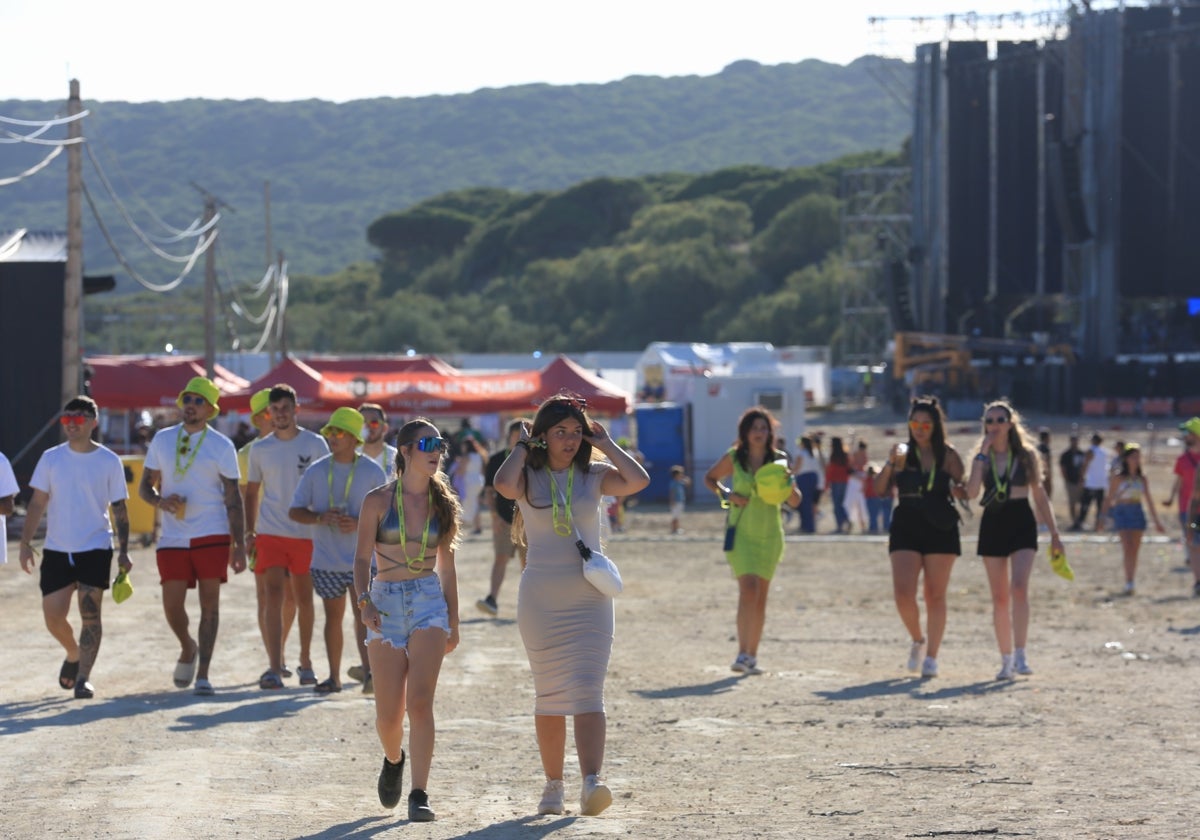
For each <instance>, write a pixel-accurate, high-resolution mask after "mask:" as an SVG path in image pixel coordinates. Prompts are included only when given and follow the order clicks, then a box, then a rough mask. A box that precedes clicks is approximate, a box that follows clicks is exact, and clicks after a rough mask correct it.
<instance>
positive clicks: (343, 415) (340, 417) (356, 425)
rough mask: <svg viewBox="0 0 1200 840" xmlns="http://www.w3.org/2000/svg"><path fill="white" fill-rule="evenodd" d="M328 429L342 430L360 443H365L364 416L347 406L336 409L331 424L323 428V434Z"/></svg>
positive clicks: (330, 420) (330, 419) (330, 418)
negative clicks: (363, 431)
mask: <svg viewBox="0 0 1200 840" xmlns="http://www.w3.org/2000/svg"><path fill="white" fill-rule="evenodd" d="M327 429H341V430H342V431H343V432H349V433H350V434H351V435H353V436H354V439H355V440H357V441H358V442H359V443H362V442H363V433H362V430H363V416H362V414H360V413H359V412H358V410H357V409H354V408H349V407H347V406H342V407H341V408H337V409H334V411H333V414H331V415H330V416H329V422H328V423H326V424H325V425H324V426H322V427H321V434H325V432H326V430H327Z"/></svg>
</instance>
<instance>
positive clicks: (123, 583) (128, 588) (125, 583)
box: [112, 572, 133, 604]
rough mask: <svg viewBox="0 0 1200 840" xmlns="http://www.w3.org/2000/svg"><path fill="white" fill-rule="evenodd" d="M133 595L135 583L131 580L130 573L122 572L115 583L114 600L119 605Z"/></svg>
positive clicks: (113, 588)
mask: <svg viewBox="0 0 1200 840" xmlns="http://www.w3.org/2000/svg"><path fill="white" fill-rule="evenodd" d="M132 594H133V581H131V580H130V579H129V573H128V572H121V573H120V574H118V575H117V579H116V580H114V581H113V585H112V596H113V600H114V601H116V602H117V603H118V604H120V603H122V602H124V601H127V600H129V596H130V595H132Z"/></svg>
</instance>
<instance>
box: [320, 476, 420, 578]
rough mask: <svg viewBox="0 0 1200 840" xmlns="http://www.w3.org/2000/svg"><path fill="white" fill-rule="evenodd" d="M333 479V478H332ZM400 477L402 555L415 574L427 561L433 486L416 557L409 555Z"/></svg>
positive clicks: (399, 509) (397, 487) (397, 503)
mask: <svg viewBox="0 0 1200 840" xmlns="http://www.w3.org/2000/svg"><path fill="white" fill-rule="evenodd" d="M330 480H331V481H332V479H330ZM400 484H401V482H400V479H396V513H397V514H398V515H399V517H400V555H401V556H402V557H403V558H404V565H405V566H407V567H408V570H409V571H410V572H412V573H413V574H416V573H417V572H420V571H423V570H422V569H421V568H420V565H419V564H420V563H423V562H425V549H426V548H427V547H428V546H429V520H430V519H432V518H433V516H432V514H433V488H432V487H431V488H429V502H428V505H429V506H428V508H426V512H425V531H424V533H422V534H421V553H420V554H419V555H417V556H416V557H415V558H410V557H409V556H408V535H407V534H406V533H405V530H404V494H403V493H401V492H400Z"/></svg>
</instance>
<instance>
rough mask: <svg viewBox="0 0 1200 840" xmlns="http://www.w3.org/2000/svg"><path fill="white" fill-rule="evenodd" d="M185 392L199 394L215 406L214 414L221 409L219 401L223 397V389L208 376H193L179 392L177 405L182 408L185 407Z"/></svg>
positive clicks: (176, 400)
mask: <svg viewBox="0 0 1200 840" xmlns="http://www.w3.org/2000/svg"><path fill="white" fill-rule="evenodd" d="M184 394H199V395H200V396H202V397H204V399H205V400H206V401H207V402H208V404H209V405H211V406H212V407H213V414H216V413H217V411H218V410H219V409H218V407H217V403H218V402H219V401H220V399H221V390H220V389H219V388H218V387H217V386H216V384H215V383H214V382H213V381H212V380H211V379H208V378H207V377H204V376H193V377H192V378H191V379H189V380H188V384H187V385H186V386H184V389H183V390H182V391H180V392H179V396H178V397H176V398H175V405H177V406H179V407H180V408H183V395H184Z"/></svg>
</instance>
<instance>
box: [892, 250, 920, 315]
mask: <svg viewBox="0 0 1200 840" xmlns="http://www.w3.org/2000/svg"><path fill="white" fill-rule="evenodd" d="M887 274H888V282H887V294H888V308H889V309H890V310H891V315H892V325H893V326H894V327H895V328H896V329H897V330H898V331H900V332H916V331H917V319H916V317H915V316H914V315H913V307H912V286H911V283H910V282H909V275H908V268H907V267H906V266H905V265H904V262H903V261H902V260H892V261H891V262H890V263H888V266H887Z"/></svg>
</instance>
